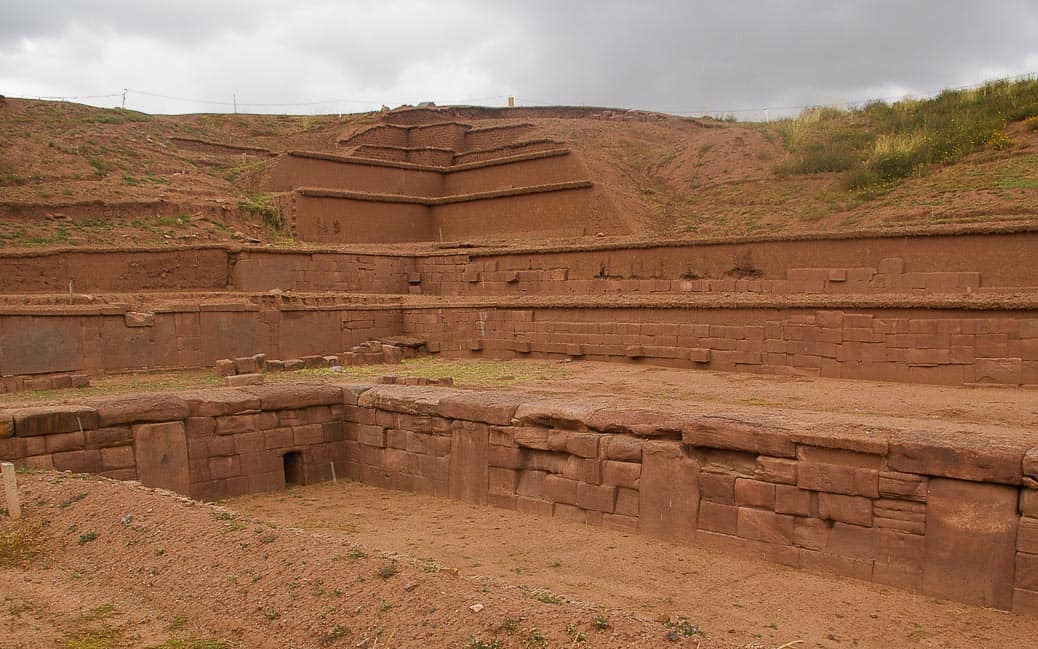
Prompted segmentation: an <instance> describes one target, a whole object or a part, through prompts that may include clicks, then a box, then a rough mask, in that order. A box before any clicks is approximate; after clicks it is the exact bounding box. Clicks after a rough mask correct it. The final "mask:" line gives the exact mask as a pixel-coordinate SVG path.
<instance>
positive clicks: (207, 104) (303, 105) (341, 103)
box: [26, 72, 1038, 121]
mask: <svg viewBox="0 0 1038 649" xmlns="http://www.w3.org/2000/svg"><path fill="white" fill-rule="evenodd" d="M1036 77H1038V73H1035V72H1029V73H1026V74H1020V75H1016V76H1012V77H1002V78H999V79H989V80H987V81H981V82H977V83H972V84H968V85H962V86H955V87H951V88H941V89H939V90H931V91H927V92H922V93H918V92H915V93H909V94H905V95H893V96H887V97H869V98H864V99H854V100H849V101H840V102H826V103H814V104H799V105H779V106H757V107H738V108H688V107H673V108H669V109H667V108H648V109H646V110H654V111H656V112H661V113H667V114H671V115H681V116H710V117H716V118H735V119H738V120H740V121H771V120H772V119H777V118H782V117H789V116H792V115H796V114H798V113H800V112H802V111H804V110H808V109H813V108H823V107H828V108H837V109H843V110H850V109H855V108H861V107H863V106H866V105H869V104H872V103H876V102H888V103H889V102H897V101H903V100H906V99H916V100H918V99H930V98H933V97H936V96H937V95H939V94H941V93H942V92H948V91H965V90H975V89H977V88H981V87H983V86H985V85H987V84H989V83H992V82H997V81H1009V82H1015V81H1023V80H1028V79H1035V78H1036ZM26 98H27V99H42V100H49V101H70V102H78V103H87V104H91V105H101V107H106V108H107V107H121V108H128V109H135V110H146V111H148V112H156V113H181V112H183V113H187V112H224V113H227V112H234V113H259V114H265V113H281V112H287V113H294V114H324V115H328V114H340V115H341V114H344V113H350V112H365V111H369V110H379V109H380V108H382V107H383V106H400V105H405V104H409V103H412V102H408V101H392V100H385V99H362V98H342V97H340V98H335V99H323V100H317V101H296V102H257V101H245V100H239V98H238V96H237V95H236V94H232V95H231V97H230V98H229V99H199V98H191V97H182V96H177V95H169V94H164V93H158V92H151V91H148V90H140V89H136V88H124V89H123V90H122V92H114V93H107V94H97V95H76V96H37V97H26ZM169 102H173V107H177V106H180V107H185V106H190V107H191V108H192V109H193V110H184V111H179V110H169V108H170V105H169ZM437 104H439V105H481V106H491V107H504V106H509V105H513V104H514V105H515V106H518V107H550V106H573V105H578V106H579V105H582V104H581V103H579V102H578V103H576V104H574V102H572V101H569V102H567V101H542V100H534V99H528V98H523V97H520V96H510V95H493V96H487V97H470V98H465V99H440V100H438V101H437ZM199 108H201V109H203V110H201V111H200V110H198V109H199ZM616 108H617V109H620V110H627V108H623V107H619V106H617V107H616Z"/></svg>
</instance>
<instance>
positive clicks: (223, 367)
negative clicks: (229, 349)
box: [213, 358, 235, 376]
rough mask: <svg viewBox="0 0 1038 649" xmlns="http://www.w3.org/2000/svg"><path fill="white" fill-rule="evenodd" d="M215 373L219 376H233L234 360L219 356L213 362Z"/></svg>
mask: <svg viewBox="0 0 1038 649" xmlns="http://www.w3.org/2000/svg"><path fill="white" fill-rule="evenodd" d="M213 367H214V368H215V369H216V373H217V374H219V375H220V376H234V374H235V370H234V361H232V360H231V359H229V358H221V359H220V360H218V361H216V362H215V363H214V364H213Z"/></svg>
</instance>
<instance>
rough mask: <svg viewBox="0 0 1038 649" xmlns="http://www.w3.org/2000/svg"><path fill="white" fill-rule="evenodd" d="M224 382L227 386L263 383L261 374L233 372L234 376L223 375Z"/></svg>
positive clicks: (235, 386) (238, 386) (237, 386)
mask: <svg viewBox="0 0 1038 649" xmlns="http://www.w3.org/2000/svg"><path fill="white" fill-rule="evenodd" d="M224 383H225V384H226V385H227V387H229V388H240V387H242V386H246V385H263V375H262V374H235V375H234V376H225V377H224Z"/></svg>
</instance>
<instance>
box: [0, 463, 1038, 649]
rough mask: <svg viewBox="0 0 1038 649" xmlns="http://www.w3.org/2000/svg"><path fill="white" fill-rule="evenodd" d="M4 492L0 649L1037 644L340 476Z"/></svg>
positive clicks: (804, 580) (40, 479)
mask: <svg viewBox="0 0 1038 649" xmlns="http://www.w3.org/2000/svg"><path fill="white" fill-rule="evenodd" d="M19 482H20V486H21V490H22V496H23V500H24V502H25V510H26V515H25V517H24V518H23V519H22V521H21V522H18V523H14V522H11V521H10V520H8V519H7V518H6V517H4V518H0V557H3V560H2V561H0V584H2V587H0V604H2V607H0V647H3V648H4V649H8V648H11V649H13V648H18V649H29V648H34V649H35V648H37V647H60V648H65V649H82V648H92V649H104V648H117V647H148V648H158V649H163V648H165V649H177V648H188V649H220V648H239V647H250V648H251V647H260V648H265V647H271V648H275V647H276V648H279V649H281V648H291V647H463V648H475V649H478V648H481V647H517V648H523V649H526V648H529V647H660V646H675V647H704V648H705V647H725V648H745V649H750V648H752V649H775V648H777V647H785V648H787V649H788V648H790V647H830V648H838V647H875V648H877V649H879V648H884V649H886V648H889V647H949V648H953V647H963V648H970V649H973V648H976V647H995V646H1009V647H1012V646H1023V645H1025V644H1026V643H1027V642H1028V640H1029V638H1032V637H1034V635H1035V633H1038V618H1034V617H1024V616H1015V615H1012V614H1010V613H1005V612H1001V611H994V610H990V609H982V608H977V607H973V606H968V605H964V604H957V603H950V602H945V601H941V600H935V599H932V598H930V597H926V596H921V595H916V594H913V593H909V592H905V591H900V590H897V589H893V588H886V587H880V586H876V585H873V584H867V583H863V582H857V581H854V580H849V579H842V578H840V579H838V578H834V577H830V576H826V575H822V574H814V573H809V572H804V571H799V570H795V569H792V568H786V567H782V566H777V565H774V564H768V563H764V562H763V561H759V560H757V559H755V558H753V557H738V556H733V555H730V554H721V553H718V552H714V551H709V550H705V549H702V548H696V547H694V546H681V545H674V544H671V543H667V542H664V541H658V540H655V539H650V538H645V537H639V536H636V535H631V534H625V533H620V532H615V531H611V530H607V529H601V528H594V529H591V528H588V527H585V526H581V525H575V524H570V523H563V522H560V521H557V520H555V519H548V518H540V517H534V516H530V515H525V514H520V513H516V512H512V511H508V510H500V509H494V508H481V507H477V506H472V505H467V504H464V503H457V502H453V501H448V500H444V499H438V498H432V497H427V496H419V495H415V494H407V493H401V492H392V491H385V490H380V489H377V488H374V487H370V486H367V485H362V484H358V483H351V482H345V481H341V482H339V483H335V484H328V483H326V484H321V485H316V486H310V487H300V488H295V489H292V490H288V491H285V492H279V493H275V494H267V495H254V496H248V497H243V498H239V499H235V500H231V501H226V502H224V503H221V504H219V505H208V504H203V503H196V502H194V501H190V500H188V499H186V498H182V497H179V496H175V495H172V494H169V493H167V492H160V491H156V490H151V489H146V488H142V487H139V486H136V485H134V484H132V483H118V482H114V481H109V480H105V479H100V478H90V477H84V476H72V475H63V474H55V473H35V474H22V475H20V476H19ZM19 539H21V540H22V541H27V542H24V543H22V544H19V543H18V540H19ZM19 550H21V552H19ZM478 605H482V607H479V606H478ZM474 606H475V607H476V608H478V609H480V610H478V611H474V610H473V609H472V608H471V607H474Z"/></svg>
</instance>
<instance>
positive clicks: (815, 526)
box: [793, 518, 833, 550]
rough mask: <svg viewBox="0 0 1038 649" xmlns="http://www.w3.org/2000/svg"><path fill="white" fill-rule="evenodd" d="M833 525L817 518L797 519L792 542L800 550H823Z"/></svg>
mask: <svg viewBox="0 0 1038 649" xmlns="http://www.w3.org/2000/svg"><path fill="white" fill-rule="evenodd" d="M832 526H833V524H832V523H830V522H828V521H824V520H822V519H819V518H797V519H796V523H795V528H794V536H793V541H794V543H795V544H796V545H798V546H800V547H802V548H808V549H811V550H824V549H825V547H826V545H828V543H829V534H830V532H831V531H832Z"/></svg>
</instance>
